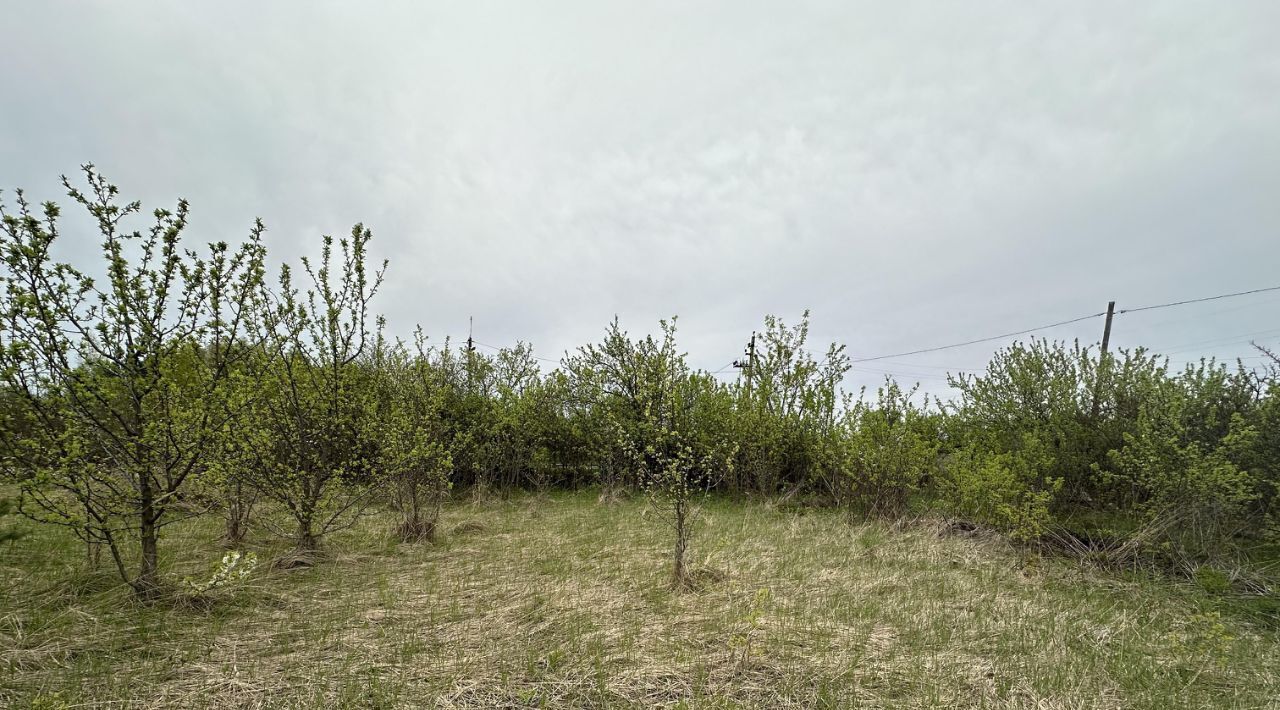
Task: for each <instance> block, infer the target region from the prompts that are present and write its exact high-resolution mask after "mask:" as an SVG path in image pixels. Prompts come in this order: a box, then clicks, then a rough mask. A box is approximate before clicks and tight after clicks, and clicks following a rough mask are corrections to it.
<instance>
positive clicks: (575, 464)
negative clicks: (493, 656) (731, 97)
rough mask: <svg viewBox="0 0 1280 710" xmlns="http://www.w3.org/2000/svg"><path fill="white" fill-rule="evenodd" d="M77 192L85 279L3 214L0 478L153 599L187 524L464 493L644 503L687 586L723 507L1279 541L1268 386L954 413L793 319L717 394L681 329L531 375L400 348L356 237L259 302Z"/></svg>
mask: <svg viewBox="0 0 1280 710" xmlns="http://www.w3.org/2000/svg"><path fill="white" fill-rule="evenodd" d="M86 177H87V183H88V188H87V189H86V190H84V191H82V190H81V189H78V188H76V187H74V186H73V185H72V184H71V183H70V182H67V181H65V180H64V184H66V187H67V189H68V191H69V194H70V196H71V197H72V199H73V200H74V201H75V202H76V203H78V204H79V205H81V206H82V207H83V208H84V209H85V210H86V211H87V212H88V214H89V215H90V216H91V217H92V218H93V219H94V221H95V222H96V223H97V226H98V228H99V231H100V233H101V237H102V255H103V257H104V259H103V261H102V262H101V263H99V264H97V265H95V266H93V267H92V268H96V269H100V270H101V273H100V274H91V273H90V272H88V271H82V270H80V269H81V268H82V267H78V266H73V265H69V264H63V263H59V262H57V261H56V260H55V259H54V258H53V256H52V253H53V252H52V247H53V245H54V243H55V240H56V237H57V234H58V221H59V209H58V207H57V206H56V205H54V204H52V203H48V204H45V205H44V206H43V207H41V208H33V207H32V206H31V205H30V204H28V203H27V202H26V201H25V199H24V197H23V196H22V194H21V193H18V198H17V204H16V211H12V212H10V211H6V212H5V213H4V216H3V235H0V255H2V256H3V261H4V264H5V273H4V292H3V295H2V296H0V298H2V300H0V384H2V386H3V389H0V397H3V402H2V404H3V412H0V434H2V440H3V449H2V450H0V455H2V456H3V475H4V476H5V478H6V479H7V480H8V481H10V482H11V483H13V484H14V485H15V486H16V487H17V488H18V489H19V490H20V492H21V493H20V496H21V497H20V509H21V512H22V513H23V514H25V515H27V516H29V517H31V518H34V519H36V520H40V521H44V522H47V523H51V524H58V525H63V526H66V527H68V528H69V529H71V530H72V531H74V532H75V533H76V534H77V535H79V536H80V537H81V538H83V539H84V540H85V541H86V543H88V549H89V550H90V551H91V554H92V553H93V551H94V550H97V549H106V550H107V551H109V553H110V555H111V559H112V561H113V563H114V564H115V565H116V567H117V569H118V570H119V572H120V574H121V576H122V577H123V578H124V579H125V580H127V581H128V582H129V583H130V584H131V585H133V586H134V588H135V589H136V590H137V591H138V592H139V593H140V594H144V595H146V594H151V593H153V592H154V591H155V590H156V589H157V587H158V585H159V580H158V578H157V574H158V571H157V570H158V567H157V564H158V555H159V539H160V536H159V534H158V531H159V530H160V529H161V528H162V527H163V526H164V525H167V524H170V523H172V522H175V521H177V520H180V519H182V518H184V517H186V516H190V515H194V514H204V513H210V514H213V513H215V512H216V513H219V514H221V515H223V516H224V518H225V520H226V537H227V541H228V543H229V544H231V545H235V544H238V543H239V542H240V541H241V540H242V539H243V537H244V535H245V533H246V531H247V530H248V528H249V526H250V525H251V524H254V525H259V526H262V527H263V528H265V529H268V530H273V531H276V532H278V533H279V534H281V535H287V536H290V537H291V538H292V539H293V540H294V541H295V542H296V545H297V547H298V548H299V550H300V552H307V551H312V550H315V549H316V548H318V547H319V546H320V545H321V543H322V540H323V538H324V536H325V535H326V534H328V533H330V532H332V531H334V530H337V529H340V528H342V527H344V526H346V525H350V524H351V523H352V522H353V521H354V520H355V519H356V518H357V517H358V516H359V515H360V514H361V512H362V511H363V510H364V509H365V508H366V506H368V505H369V504H370V503H372V502H375V501H381V502H387V503H390V504H391V505H393V506H394V507H395V509H396V510H398V511H399V512H400V513H401V516H402V519H401V523H400V527H399V533H400V534H401V535H403V536H404V537H405V538H407V539H429V538H431V537H432V536H433V535H434V532H435V527H436V520H437V516H438V514H439V510H440V504H441V501H442V500H443V499H444V497H445V496H446V495H447V494H448V492H449V491H450V489H452V488H455V487H458V486H465V487H468V488H471V489H474V490H477V491H483V490H490V489H501V488H510V487H524V488H531V489H546V488H548V487H576V486H582V485H599V486H601V487H602V489H604V491H605V492H606V493H613V492H617V491H621V490H628V489H630V490H640V489H643V490H646V491H648V492H649V493H651V494H652V495H653V496H654V500H655V501H658V502H660V503H662V504H663V505H664V507H665V508H666V509H667V510H668V511H669V512H670V516H669V518H668V519H670V520H671V521H672V523H673V524H674V527H675V551H674V552H675V554H674V562H675V576H676V581H677V582H680V581H683V579H684V577H685V574H684V571H683V553H684V550H685V547H686V545H687V543H688V535H689V520H690V517H691V516H692V515H693V512H694V510H695V507H694V502H695V498H696V496H698V495H700V494H702V493H705V492H707V491H711V490H720V491H724V492H726V493H731V494H760V495H767V496H774V495H787V496H799V497H803V498H806V499H808V500H811V501H813V502H818V503H827V504H832V505H840V506H846V507H848V508H849V509H850V510H851V511H856V512H860V513H864V514H869V515H890V516H896V515H903V514H906V513H912V512H922V511H926V510H937V511H942V512H944V513H946V514H948V515H951V516H955V517H957V518H963V519H966V520H969V521H971V522H974V523H978V524H983V525H987V526H991V527H994V528H998V529H1000V530H1003V531H1006V532H1008V533H1009V534H1010V535H1012V536H1014V537H1016V538H1019V539H1022V540H1027V541H1031V540H1040V539H1043V538H1045V537H1046V536H1047V535H1050V534H1056V532H1057V531H1060V530H1062V529H1064V528H1065V527H1067V526H1069V525H1070V524H1071V521H1073V520H1076V519H1078V518H1079V516H1080V515H1081V513H1088V514H1092V515H1095V516H1097V515H1101V516H1111V517H1112V518H1113V519H1114V520H1117V521H1122V523H1123V524H1122V525H1120V526H1119V527H1122V528H1126V529H1128V530H1129V531H1130V533H1131V534H1132V531H1133V530H1142V531H1145V532H1144V534H1146V535H1147V538H1146V539H1148V540H1149V542H1150V543H1152V544H1153V545H1155V546H1157V547H1158V548H1159V549H1164V550H1168V551H1173V552H1176V553H1178V554H1181V555H1185V556H1191V557H1194V558H1197V559H1199V558H1204V557H1206V556H1212V555H1220V554H1224V553H1225V552H1229V551H1231V550H1233V549H1235V548H1236V547H1238V546H1239V545H1241V544H1244V543H1247V542H1249V541H1251V540H1261V539H1265V538H1266V537H1267V536H1268V535H1270V534H1272V533H1274V532H1275V531H1276V519H1277V503H1276V498H1277V485H1278V484H1280V388H1278V385H1277V379H1276V369H1275V368H1272V369H1271V370H1270V371H1269V372H1249V371H1246V370H1244V369H1243V368H1241V367H1237V368H1229V367H1227V366H1224V365H1221V364H1216V363H1213V362H1205V363H1202V364H1200V365H1197V366H1193V367H1188V368H1187V369H1186V370H1184V371H1181V372H1170V371H1169V369H1168V366H1167V362H1166V361H1165V360H1163V359H1161V358H1159V357H1157V356H1155V355H1153V354H1150V353H1147V352H1145V351H1143V350H1140V349H1139V350H1134V351H1121V352H1119V353H1118V354H1108V355H1105V356H1101V357H1100V356H1099V354H1098V353H1097V352H1096V351H1095V350H1093V349H1091V348H1084V347H1080V346H1078V345H1066V344H1061V343H1051V342H1047V341H1043V340H1040V341H1032V342H1030V343H1026V344H1015V345H1012V346H1010V347H1008V348H1005V349H1004V350H1001V351H1000V352H998V353H997V354H996V355H995V357H994V358H993V359H992V360H991V362H990V364H989V365H988V367H987V369H986V371H985V372H983V373H982V374H978V375H960V376H956V377H954V378H953V379H951V381H950V382H951V385H952V386H953V388H954V389H955V390H956V392H957V393H958V394H957V396H956V397H955V398H954V400H952V401H948V402H936V401H932V402H931V401H929V400H928V399H927V398H923V397H920V396H918V394H917V393H916V391H915V390H906V389H903V388H901V387H900V386H899V385H898V384H897V383H895V382H894V381H892V380H887V381H886V382H885V383H884V385H883V386H882V387H881V388H880V389H879V390H878V391H877V392H876V393H874V395H868V393H866V392H863V393H861V394H860V395H859V396H857V397H854V396H851V395H849V394H847V393H843V392H842V391H841V390H840V383H841V381H842V379H843V377H844V375H845V374H846V372H847V371H848V369H849V360H848V358H847V356H846V355H845V354H844V351H843V348H842V347H841V346H835V345H833V346H831V347H829V348H828V349H827V351H826V352H825V354H824V355H823V356H822V357H821V358H818V357H815V356H814V355H813V354H812V353H811V352H810V350H809V347H808V342H807V341H808V314H807V313H806V314H805V316H804V318H803V319H802V320H801V322H800V323H799V324H798V325H795V326H792V327H788V326H787V325H786V324H784V323H783V322H782V321H780V320H778V319H776V318H772V317H770V318H766V319H765V323H764V327H763V330H762V332H761V335H760V338H759V340H758V345H757V348H756V357H755V358H754V359H753V361H752V362H751V363H750V365H749V368H748V372H747V373H745V374H746V375H747V376H744V377H741V378H739V380H738V381H736V382H733V383H724V382H721V381H718V380H717V379H716V378H715V377H713V376H712V375H711V374H710V373H707V372H701V371H697V370H695V369H694V368H692V367H690V366H689V364H688V362H687V360H686V358H685V355H684V354H683V353H682V352H681V351H680V349H679V347H678V345H677V341H676V335H677V331H676V321H675V320H674V319H672V320H671V321H666V322H663V323H661V324H660V326H661V327H660V332H659V333H657V334H656V335H650V336H645V337H642V338H636V337H632V336H630V335H629V334H628V333H627V332H626V331H624V330H623V329H622V327H621V325H620V324H619V323H618V322H617V321H616V320H615V322H613V323H612V324H610V325H609V326H608V328H607V329H606V331H605V333H604V337H603V338H602V340H601V341H600V342H599V343H593V344H589V345H586V346H583V347H581V348H579V349H578V350H577V351H575V352H573V353H570V354H567V355H566V356H565V357H564V359H563V360H562V361H561V363H560V366H559V367H558V368H555V369H553V370H551V371H550V372H543V371H542V369H541V368H540V367H539V365H538V361H537V360H536V359H535V358H534V356H533V351H532V348H531V347H530V346H528V345H525V344H521V345H517V346H516V347H513V348H508V349H504V350H501V351H499V352H496V353H485V352H477V351H474V350H472V349H469V348H460V347H458V346H457V345H455V344H452V343H450V342H448V341H447V340H446V341H445V342H443V343H440V344H438V345H436V344H433V343H431V341H430V340H428V339H427V338H426V337H425V336H424V335H422V334H421V333H419V334H417V335H416V336H415V338H414V339H413V340H412V342H408V343H406V342H401V341H396V340H389V339H387V338H386V337H385V336H384V334H383V325H382V322H381V320H380V319H378V318H377V317H376V316H374V315H372V314H371V311H370V301H371V299H372V298H373V296H374V294H375V293H376V291H377V288H378V285H379V283H380V282H381V278H382V271H381V270H372V271H371V270H369V269H368V268H367V266H366V264H367V261H368V257H367V251H366V250H367V246H368V243H369V239H370V234H369V232H368V231H367V230H365V229H364V228H363V227H361V226H359V225H357V226H356V227H355V228H354V229H353V230H352V232H351V234H350V236H349V237H348V238H346V239H342V240H338V241H337V242H336V243H335V241H334V240H332V239H329V238H325V239H324V241H323V244H322V252H321V255H320V258H319V260H318V261H314V262H312V261H307V260H304V261H303V262H302V268H301V270H300V273H301V277H299V271H298V270H293V269H290V268H288V267H285V268H283V269H282V270H281V271H280V273H279V275H278V278H276V279H270V278H268V276H267V269H266V268H265V265H264V260H265V248H264V247H263V245H262V239H261V237H262V233H263V228H262V226H261V224H257V225H255V226H254V228H253V229H252V230H251V232H250V235H249V238H248V239H247V240H246V241H245V242H244V243H243V244H241V245H239V246H237V247H235V248H232V247H230V246H228V245H227V244H224V243H219V244H213V245H210V246H209V247H208V250H207V252H206V253H205V255H204V256H199V255H197V254H196V253H195V252H190V251H187V250H186V249H185V248H184V247H183V246H182V244H181V242H180V237H181V235H182V232H183V231H184V230H185V227H186V214H187V208H186V204H185V203H180V204H179V206H178V207H177V208H176V209H175V210H174V211H172V212H170V211H163V210H162V211H157V212H155V213H154V223H153V225H152V226H151V228H149V229H146V230H142V231H137V232H133V231H125V229H124V227H123V226H122V225H123V222H124V221H125V220H127V219H129V218H130V217H131V216H133V215H135V214H136V213H138V212H139V211H140V206H139V205H138V204H137V203H131V204H127V205H121V204H119V203H118V202H117V200H116V189H115V188H114V187H113V186H111V185H110V184H108V183H107V182H106V181H105V180H103V179H102V178H101V177H100V176H98V175H97V174H96V173H95V172H94V171H93V170H92V169H91V168H88V169H86ZM86 268H87V267H86ZM1273 359H1274V358H1273ZM264 502H266V503H268V505H263V503H264ZM264 509H266V510H268V511H269V513H270V514H255V512H261V511H263V510H264Z"/></svg>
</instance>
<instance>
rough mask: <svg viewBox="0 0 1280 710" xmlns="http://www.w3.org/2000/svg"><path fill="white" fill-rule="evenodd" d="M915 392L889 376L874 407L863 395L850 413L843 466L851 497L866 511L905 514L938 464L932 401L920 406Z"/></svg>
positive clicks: (877, 393) (878, 392)
mask: <svg viewBox="0 0 1280 710" xmlns="http://www.w3.org/2000/svg"><path fill="white" fill-rule="evenodd" d="M915 394H916V389H914V388H913V389H911V390H907V391H904V390H903V389H902V388H901V387H899V386H898V384H897V383H896V382H894V381H893V380H892V379H888V380H886V381H885V384H884V385H882V386H881V387H880V388H879V389H878V390H877V392H876V402H875V404H874V405H872V404H870V403H868V402H866V401H865V400H864V399H859V400H858V402H857V403H856V404H855V405H854V406H853V407H852V408H850V409H849V410H848V412H847V414H846V415H845V417H844V421H843V423H844V430H843V432H842V434H843V436H842V441H843V444H844V451H843V453H844V456H843V458H842V463H843V470H844V473H845V475H846V476H847V477H848V482H847V485H848V490H849V496H850V499H851V500H852V501H853V503H854V504H855V505H857V506H858V507H860V508H861V509H863V510H866V511H868V512H871V513H874V514H879V515H897V514H900V513H902V512H903V511H904V510H906V508H907V504H908V502H909V501H910V499H911V498H912V496H914V495H915V494H916V493H917V492H918V491H919V490H920V486H921V483H922V482H924V481H927V480H928V479H929V477H930V475H931V474H932V473H933V471H934V469H935V468H936V467H937V462H938V447H939V441H938V437H937V432H936V431H930V427H929V415H928V412H927V407H928V401H927V400H926V402H925V404H924V406H917V405H916V404H915V403H914V402H913V401H912V398H913V397H914V395H915Z"/></svg>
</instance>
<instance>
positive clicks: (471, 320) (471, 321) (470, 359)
mask: <svg viewBox="0 0 1280 710" xmlns="http://www.w3.org/2000/svg"><path fill="white" fill-rule="evenodd" d="M475 326H476V319H475V316H467V387H468V388H470V387H471V371H472V370H473V369H474V365H475V362H474V361H475V357H474V353H475V351H476V344H475V341H474V340H472V339H471V335H472V332H473V331H474V330H475Z"/></svg>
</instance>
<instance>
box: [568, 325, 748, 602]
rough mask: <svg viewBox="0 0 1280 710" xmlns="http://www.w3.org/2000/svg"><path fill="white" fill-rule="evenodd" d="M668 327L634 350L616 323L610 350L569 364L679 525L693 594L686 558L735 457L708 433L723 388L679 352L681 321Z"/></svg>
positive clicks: (679, 555) (680, 583)
mask: <svg viewBox="0 0 1280 710" xmlns="http://www.w3.org/2000/svg"><path fill="white" fill-rule="evenodd" d="M660 325H661V328H662V339H661V340H657V339H655V338H653V336H648V337H646V338H645V339H643V340H641V341H639V342H634V341H631V340H630V339H629V338H627V337H626V334H625V333H623V332H622V331H621V330H620V329H619V328H618V326H617V322H616V321H615V322H614V324H613V326H612V327H611V328H610V332H609V337H608V339H606V341H605V343H604V344H603V345H601V346H587V347H584V348H582V349H581V350H579V353H578V355H577V356H575V357H573V358H570V359H569V362H570V363H571V367H572V372H573V373H574V374H575V376H576V377H577V378H578V379H579V384H578V386H579V387H580V388H585V389H586V390H587V391H588V392H591V393H594V395H595V396H596V397H598V398H600V399H598V400H597V405H598V407H599V408H600V409H599V413H600V415H601V416H605V417H610V418H611V421H612V422H613V430H614V432H615V436H616V444H615V445H616V446H617V447H618V448H619V449H620V450H621V451H623V452H624V453H625V455H626V456H627V457H628V458H629V460H630V461H631V462H632V465H633V466H634V468H635V470H636V472H637V474H638V479H639V481H640V484H641V486H642V487H643V488H644V489H645V490H646V491H647V492H648V493H649V496H650V500H651V501H652V503H653V504H654V505H655V506H657V507H658V508H659V509H660V510H662V511H663V512H664V517H666V518H667V520H668V522H669V524H670V525H671V527H672V532H673V533H674V538H675V539H674V544H673V549H672V555H671V559H672V570H671V572H672V582H673V584H674V585H675V586H676V587H687V586H689V585H690V584H691V583H692V581H693V580H692V577H691V576H690V574H689V571H688V568H687V565H686V561H685V556H686V553H687V552H688V548H689V542H690V540H691V538H692V535H693V524H694V518H695V515H696V513H697V508H696V505H697V501H698V499H699V498H700V497H701V496H703V495H705V494H706V493H707V492H708V491H709V490H710V488H711V487H712V486H713V485H714V483H715V482H716V480H717V479H718V478H719V477H720V476H722V475H723V474H724V473H725V472H726V471H728V470H730V469H731V467H732V458H733V450H732V446H731V444H730V443H729V442H728V441H727V440H725V439H724V438H722V437H720V436H718V435H717V434H716V431H715V428H714V427H711V426H708V425H709V424H710V422H711V419H712V417H710V416H708V415H707V409H708V408H709V407H711V406H712V405H714V404H715V403H716V402H717V401H718V399H717V397H716V394H717V385H716V383H715V381H714V380H713V378H711V377H710V376H709V375H707V374H705V373H696V372H692V371H691V370H690V369H689V366H688V364H687V363H686V362H685V356H684V354H683V353H680V352H679V351H678V350H677V349H676V340H675V336H676V329H675V322H674V320H672V321H662V322H661V323H660Z"/></svg>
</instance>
